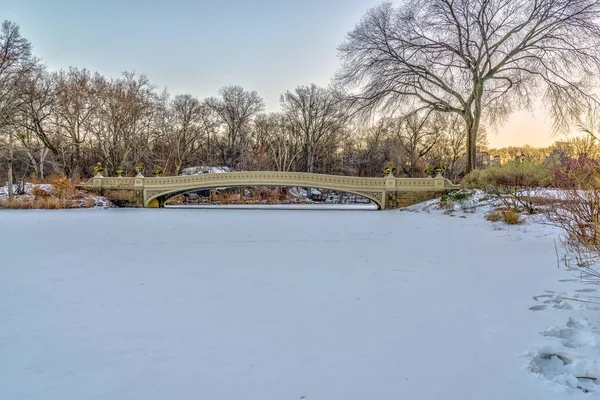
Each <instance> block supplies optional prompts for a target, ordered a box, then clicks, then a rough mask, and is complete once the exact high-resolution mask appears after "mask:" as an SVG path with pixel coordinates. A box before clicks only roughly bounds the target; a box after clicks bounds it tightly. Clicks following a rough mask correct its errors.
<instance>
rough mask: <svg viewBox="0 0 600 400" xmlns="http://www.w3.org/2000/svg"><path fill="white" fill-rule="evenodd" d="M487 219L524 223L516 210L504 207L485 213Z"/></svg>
mask: <svg viewBox="0 0 600 400" xmlns="http://www.w3.org/2000/svg"><path fill="white" fill-rule="evenodd" d="M485 219H487V220H488V221H491V222H498V221H503V222H505V223H507V224H508V225H520V224H522V223H523V218H521V214H519V213H518V212H517V211H516V210H514V209H511V208H504V209H501V210H492V211H490V212H488V213H486V214H485Z"/></svg>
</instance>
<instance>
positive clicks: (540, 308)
mask: <svg viewBox="0 0 600 400" xmlns="http://www.w3.org/2000/svg"><path fill="white" fill-rule="evenodd" d="M547 308H548V306H533V307H529V309H530V310H531V311H542V310H545V309H547Z"/></svg>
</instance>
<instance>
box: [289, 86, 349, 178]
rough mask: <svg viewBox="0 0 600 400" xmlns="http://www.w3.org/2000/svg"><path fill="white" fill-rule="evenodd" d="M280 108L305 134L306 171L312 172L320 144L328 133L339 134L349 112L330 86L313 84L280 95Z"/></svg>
mask: <svg viewBox="0 0 600 400" xmlns="http://www.w3.org/2000/svg"><path fill="white" fill-rule="evenodd" d="M280 104H281V108H282V110H283V112H284V113H285V115H286V116H287V117H288V118H289V120H290V121H291V122H292V124H293V125H294V126H295V127H296V128H297V129H299V130H300V131H301V132H302V134H303V135H304V148H305V157H306V172H313V170H314V166H315V156H316V154H317V152H318V150H319V146H320V145H321V144H322V143H323V142H325V141H326V137H327V136H328V135H332V134H336V133H339V132H340V131H341V130H342V129H343V127H344V124H345V122H346V119H347V115H346V113H345V110H344V108H343V106H342V103H341V102H340V101H339V97H338V96H336V95H335V93H334V92H333V91H332V90H330V89H325V88H320V87H318V86H316V85H314V84H312V85H310V86H299V87H298V88H296V90H295V91H294V92H293V93H292V92H290V91H287V92H286V93H285V94H283V95H282V96H281V100H280Z"/></svg>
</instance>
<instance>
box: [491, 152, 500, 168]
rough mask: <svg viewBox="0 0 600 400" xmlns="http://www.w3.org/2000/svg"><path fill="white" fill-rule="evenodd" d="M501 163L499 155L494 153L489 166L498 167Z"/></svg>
mask: <svg viewBox="0 0 600 400" xmlns="http://www.w3.org/2000/svg"><path fill="white" fill-rule="evenodd" d="M501 165H502V160H501V159H500V156H499V155H495V156H494V158H492V162H491V163H490V166H491V167H499V166H501Z"/></svg>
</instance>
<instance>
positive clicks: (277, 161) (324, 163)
mask: <svg viewBox="0 0 600 400" xmlns="http://www.w3.org/2000/svg"><path fill="white" fill-rule="evenodd" d="M0 46H1V48H0V52H1V53H2V54H3V56H2V59H1V60H0V90H1V93H2V97H0V112H1V115H2V119H1V120H0V154H1V156H0V157H2V159H3V161H5V162H2V164H1V165H2V167H1V168H2V171H0V172H1V173H2V176H7V175H6V174H7V173H9V174H10V172H9V171H8V169H12V174H13V175H14V177H15V178H17V179H18V180H21V179H23V178H24V177H27V176H30V175H32V174H35V175H36V176H38V177H40V178H43V177H45V176H48V175H50V174H64V175H66V176H69V177H74V178H76V179H84V178H86V177H89V176H90V175H92V174H93V167H94V166H95V165H96V164H97V163H101V164H102V165H103V167H104V169H105V172H104V173H105V174H107V175H114V174H115V173H116V171H117V170H119V169H123V170H124V171H125V172H126V173H127V174H131V173H133V172H132V171H133V170H134V169H135V167H136V166H138V165H140V164H142V165H144V166H145V168H146V171H147V172H146V174H149V173H151V171H154V170H155V169H156V170H161V171H163V172H164V173H165V174H169V175H170V174H179V173H180V171H181V169H182V168H185V167H187V166H195V165H208V166H214V165H220V166H221V165H224V166H228V167H230V168H233V169H236V170H281V171H308V172H320V173H331V174H346V175H359V176H379V175H381V171H382V169H383V168H384V167H385V165H386V163H387V162H389V161H392V162H394V163H395V164H396V166H397V168H398V171H399V174H403V175H406V176H420V175H423V174H424V173H425V171H426V170H427V169H428V168H431V167H439V166H443V167H444V168H445V169H446V171H447V175H448V176H450V177H457V176H458V175H459V174H460V173H461V171H463V170H464V151H465V141H466V134H465V131H464V127H463V125H461V123H460V119H458V118H450V117H448V116H444V115H442V114H440V113H436V112H432V111H428V110H423V111H420V112H414V113H411V114H409V115H405V116H403V117H398V118H391V117H382V118H380V119H379V120H376V121H371V122H372V123H371V124H365V123H364V121H363V120H359V119H356V118H353V115H352V113H351V112H350V107H349V106H348V103H347V102H346V101H344V99H343V96H341V95H340V94H339V93H338V92H336V90H335V89H333V88H324V87H318V86H316V85H308V86H299V87H297V88H296V89H294V90H290V91H287V92H285V93H284V94H282V95H281V99H280V110H279V111H278V112H273V113H265V106H264V102H263V99H262V98H261V97H260V95H259V94H258V93H257V92H255V91H249V90H246V89H244V88H242V87H239V86H227V87H224V88H222V89H221V90H220V91H219V93H218V96H215V97H209V98H205V99H200V98H198V97H195V96H193V95H191V94H178V95H172V94H170V93H168V92H167V91H166V90H160V89H159V88H157V87H156V86H155V85H153V84H152V82H151V81H150V80H149V79H148V78H147V77H146V76H145V75H143V74H136V73H131V72H126V73H124V74H123V75H122V76H121V77H119V78H108V77H105V76H102V75H100V74H98V73H93V72H91V71H88V70H86V69H80V68H75V67H72V68H69V69H66V70H60V71H49V70H47V69H46V68H45V66H44V65H43V64H42V62H41V61H40V60H38V59H36V58H35V56H34V54H33V52H32V49H31V45H30V43H29V42H28V41H27V40H26V39H25V38H23V37H22V36H21V35H20V32H19V27H18V26H17V25H16V24H15V23H13V22H8V21H5V22H4V23H3V24H2V28H1V32H0Z"/></svg>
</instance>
